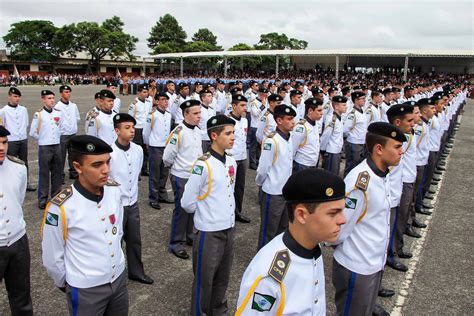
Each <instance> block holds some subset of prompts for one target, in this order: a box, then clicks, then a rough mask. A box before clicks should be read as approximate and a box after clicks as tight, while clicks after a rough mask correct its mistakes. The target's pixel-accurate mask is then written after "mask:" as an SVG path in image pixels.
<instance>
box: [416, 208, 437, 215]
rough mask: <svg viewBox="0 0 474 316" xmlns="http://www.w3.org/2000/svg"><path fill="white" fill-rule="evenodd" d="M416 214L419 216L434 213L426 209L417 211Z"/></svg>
mask: <svg viewBox="0 0 474 316" xmlns="http://www.w3.org/2000/svg"><path fill="white" fill-rule="evenodd" d="M415 212H416V213H418V214H421V215H431V214H433V212H430V211H427V210H424V209H420V210H415Z"/></svg>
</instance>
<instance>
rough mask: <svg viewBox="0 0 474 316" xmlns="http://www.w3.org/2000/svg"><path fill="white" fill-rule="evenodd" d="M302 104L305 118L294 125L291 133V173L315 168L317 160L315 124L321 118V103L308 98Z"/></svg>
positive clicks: (317, 138) (317, 142) (316, 129)
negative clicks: (292, 160) (292, 157)
mask: <svg viewBox="0 0 474 316" xmlns="http://www.w3.org/2000/svg"><path fill="white" fill-rule="evenodd" d="M304 103H305V108H306V109H305V116H304V117H305V118H304V119H301V120H300V121H299V122H298V123H297V124H296V126H295V128H294V130H293V132H292V133H291V141H292V143H293V152H294V162H293V172H296V171H299V170H302V169H307V168H315V167H316V166H317V165H318V160H319V152H320V150H319V146H320V144H319V130H318V126H317V124H316V123H317V122H318V121H319V120H320V119H321V118H322V117H323V102H322V101H320V100H316V99H314V98H309V99H307V100H306V101H305V102H304Z"/></svg>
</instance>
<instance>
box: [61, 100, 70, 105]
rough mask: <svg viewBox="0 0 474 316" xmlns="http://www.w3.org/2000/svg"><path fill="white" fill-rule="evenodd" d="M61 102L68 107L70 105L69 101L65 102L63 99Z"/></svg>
mask: <svg viewBox="0 0 474 316" xmlns="http://www.w3.org/2000/svg"><path fill="white" fill-rule="evenodd" d="M60 101H61V103H62V104H66V105H68V104H69V101H64V100H63V99H60Z"/></svg>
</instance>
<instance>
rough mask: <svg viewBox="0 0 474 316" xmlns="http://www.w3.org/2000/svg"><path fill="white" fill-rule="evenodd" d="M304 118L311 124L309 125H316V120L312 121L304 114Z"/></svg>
mask: <svg viewBox="0 0 474 316" xmlns="http://www.w3.org/2000/svg"><path fill="white" fill-rule="evenodd" d="M305 119H306V121H307V122H308V123H309V124H311V125H313V126H314V125H316V121H313V120H312V119H310V118H309V117H308V116H305Z"/></svg>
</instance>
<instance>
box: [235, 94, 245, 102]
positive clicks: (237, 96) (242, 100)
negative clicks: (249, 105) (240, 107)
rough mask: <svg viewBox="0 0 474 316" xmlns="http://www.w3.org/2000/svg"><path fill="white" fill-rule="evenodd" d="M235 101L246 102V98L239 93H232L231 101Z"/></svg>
mask: <svg viewBox="0 0 474 316" xmlns="http://www.w3.org/2000/svg"><path fill="white" fill-rule="evenodd" d="M237 102H247V98H246V97H245V96H243V95H240V94H236V95H233V96H232V103H237Z"/></svg>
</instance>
